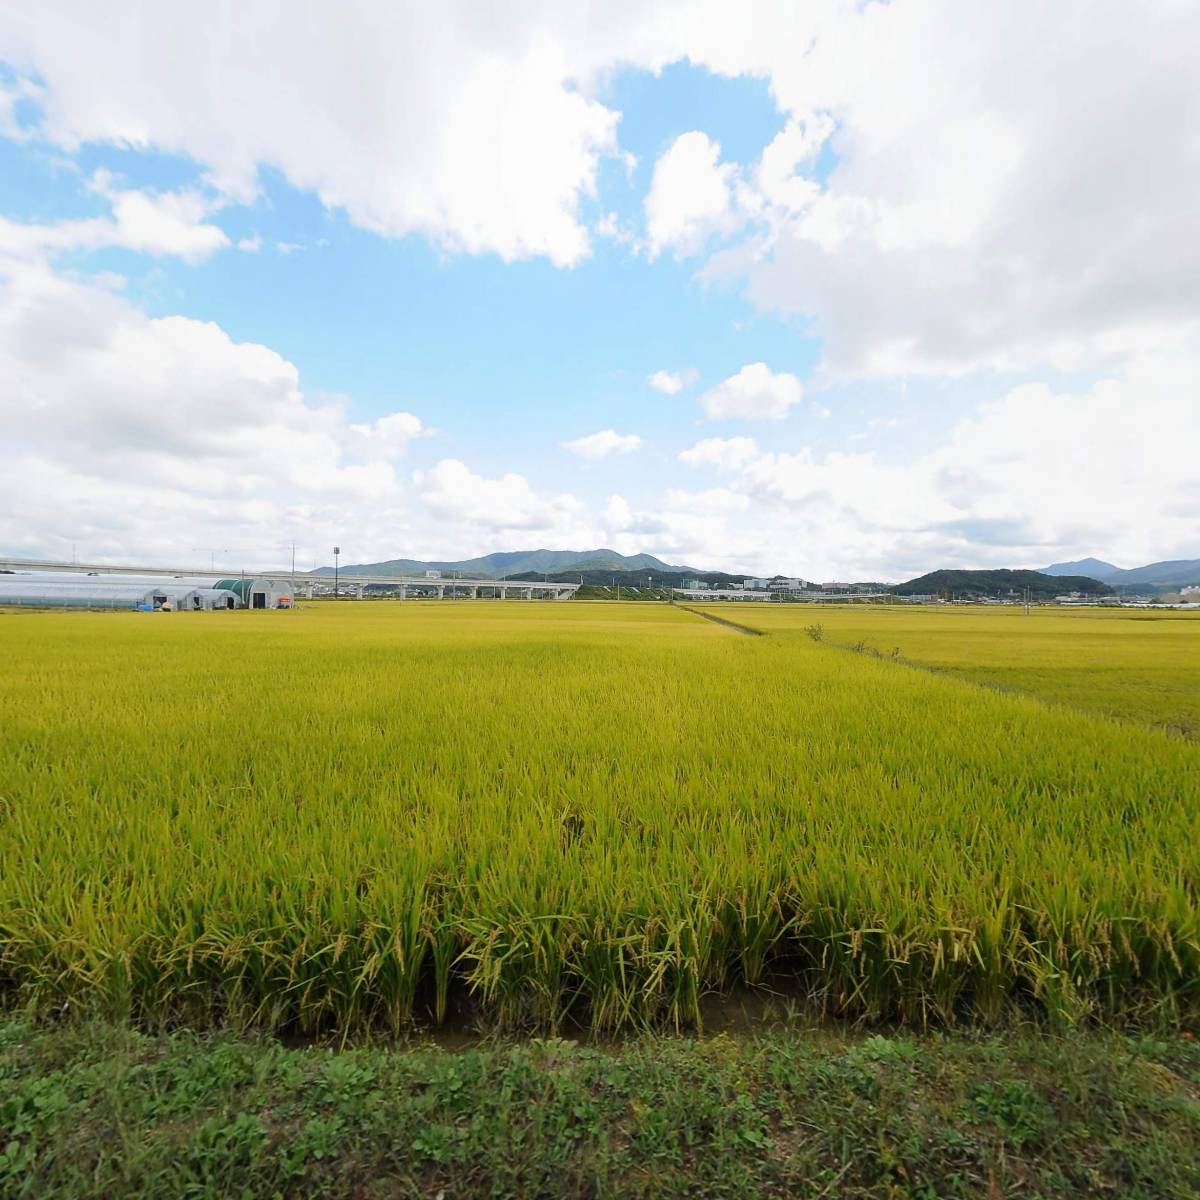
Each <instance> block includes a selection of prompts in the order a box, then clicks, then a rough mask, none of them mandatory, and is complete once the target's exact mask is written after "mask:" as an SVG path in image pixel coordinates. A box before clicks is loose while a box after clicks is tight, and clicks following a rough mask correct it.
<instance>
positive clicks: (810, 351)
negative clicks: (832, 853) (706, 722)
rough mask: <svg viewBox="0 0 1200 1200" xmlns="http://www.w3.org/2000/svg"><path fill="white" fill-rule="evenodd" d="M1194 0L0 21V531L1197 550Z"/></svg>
mask: <svg viewBox="0 0 1200 1200" xmlns="http://www.w3.org/2000/svg"><path fill="white" fill-rule="evenodd" d="M1198 55H1200V2H1198V0H1161V2H1159V0H1131V2H1129V3H1109V2H1107V0H1087V2H1086V3H1083V2H1081V3H1071V2H1069V0H1061V2H1058V3H1053V4H1046V3H1026V2H1024V0H997V2H995V3H991V2H985V0H979V2H976V3H971V4H962V3H956V2H954V0H945V2H940V0H893V2H892V3H889V4H866V5H862V4H843V3H821V2H813V3H806V4H803V5H800V4H796V3H794V0H783V2H782V3H778V4H775V3H766V2H762V3H756V2H753V0H751V2H750V3H748V4H744V5H730V4H727V3H723V2H717V3H709V2H707V0H700V2H679V3H676V2H673V0H660V2H657V3H649V4H647V3H645V2H644V0H638V2H636V3H623V2H621V0H607V2H606V3H603V4H600V3H595V4H588V3H565V4H564V3H561V2H558V0H548V2H546V3H539V2H534V0H529V2H525V3H512V4H508V3H506V4H489V3H485V2H484V0H469V2H465V3H454V2H446V0H442V2H441V3H438V4H416V3H383V2H382V0H375V2H354V3H348V2H346V0H342V2H341V3H339V4H337V5H333V4H317V3H313V4H299V5H298V4H294V3H291V2H284V0H277V2H275V3H271V2H265V0H244V2H240V3H236V4H234V3H217V4H213V5H209V6H206V7H204V8H203V11H201V10H199V9H197V8H196V6H195V5H191V4H189V5H183V4H175V3H171V2H169V0H160V2H159V3H156V4H153V5H142V4H134V3H117V4H114V5H107V4H106V5H98V4H95V3H91V2H87V0H82V2H80V3H71V2H69V0H43V2H42V3H38V4H15V5H6V6H4V7H3V8H2V9H0V464H2V469H3V475H4V487H3V494H4V497H5V500H4V503H3V505H2V506H0V551H3V552H6V553H8V554H26V555H30V556H35V555H36V556H53V557H69V556H70V554H71V553H72V552H74V553H76V554H77V555H78V556H79V557H80V558H81V559H83V558H90V559H107V560H112V559H117V560H120V559H138V560H141V561H155V562H163V563H172V564H174V563H179V564H184V565H187V564H192V563H195V564H203V563H206V562H208V561H210V556H211V557H215V559H216V560H217V561H218V562H219V563H224V564H225V565H227V566H230V567H239V566H249V565H277V564H284V563H287V562H288V561H290V555H291V546H292V545H293V543H294V544H295V545H296V548H297V549H296V552H297V559H298V565H302V566H311V565H313V564H314V563H325V562H328V561H329V559H330V556H331V548H332V546H333V545H334V544H335V543H337V544H340V545H341V547H342V549H343V561H350V562H354V561H369V560H375V559H383V558H391V557H400V556H404V557H417V558H457V557H463V556H468V555H474V554H479V553H484V552H487V551H489V550H497V549H524V548H533V547H539V546H548V547H552V548H561V549H567V548H574V549H582V548H589V547H593V546H599V545H605V546H612V547H615V548H617V549H619V550H621V551H623V552H626V553H632V552H637V551H650V552H652V553H655V554H658V555H660V556H661V557H664V558H666V559H668V560H670V561H676V562H686V563H689V564H693V565H697V566H700V567H711V568H725V569H730V570H743V569H744V570H750V571H765V570H771V571H781V572H786V573H789V574H792V573H794V574H799V575H804V576H807V577H815V578H819V579H824V578H839V579H844V578H883V579H900V578H906V577H908V576H910V575H913V574H917V573H919V572H921V571H924V570H927V569H932V568H935V567H939V566H955V565H957V566H1038V565H1044V564H1046V563H1049V562H1052V561H1056V560H1061V559H1067V558H1075V557H1080V556H1082V555H1086V554H1096V555H1099V556H1100V557H1104V558H1109V559H1111V560H1113V561H1115V562H1117V563H1118V564H1121V565H1136V564H1138V563H1141V562H1146V561H1150V560H1152V559H1161V558H1171V557H1195V556H1200V404H1198V403H1197V380H1198V379H1200V337H1198V335H1200V84H1198V83H1197V76H1196V69H1195V64H1196V60H1197V56H1198Z"/></svg>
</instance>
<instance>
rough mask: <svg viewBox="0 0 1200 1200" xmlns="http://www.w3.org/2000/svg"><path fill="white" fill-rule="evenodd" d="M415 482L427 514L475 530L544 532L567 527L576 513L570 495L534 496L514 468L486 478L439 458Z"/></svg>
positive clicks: (577, 508) (463, 465)
mask: <svg viewBox="0 0 1200 1200" xmlns="http://www.w3.org/2000/svg"><path fill="white" fill-rule="evenodd" d="M416 482H417V484H418V486H419V488H420V490H421V498H422V500H423V501H424V503H425V506H426V507H427V508H428V509H429V510H430V511H431V512H432V513H434V514H436V515H437V516H440V517H448V518H452V519H453V520H455V521H459V522H464V523H466V524H468V525H472V526H476V527H478V528H480V529H486V530H493V531H494V530H521V531H526V532H529V531H539V532H545V531H549V530H554V529H556V528H558V527H561V526H569V525H570V524H571V523H572V522H574V521H575V519H576V518H577V517H578V516H579V514H580V512H581V506H580V504H579V501H578V500H576V499H575V497H573V496H571V495H568V494H566V493H563V494H560V495H557V496H543V495H540V494H539V493H538V492H536V491H535V490H534V489H533V487H531V486H530V483H529V481H528V480H527V479H526V478H525V477H524V476H523V475H518V474H516V473H514V472H509V473H508V474H506V475H503V476H501V477H500V478H499V479H487V478H485V477H484V476H482V475H477V474H475V472H473V471H472V470H471V469H470V468H469V467H468V466H467V465H466V463H463V462H460V461H459V460H458V459H455V458H446V459H443V460H442V461H441V462H439V463H438V464H437V465H436V466H435V467H433V468H431V469H430V470H429V471H427V472H425V473H424V474H421V475H419V476H418V477H417V481H416Z"/></svg>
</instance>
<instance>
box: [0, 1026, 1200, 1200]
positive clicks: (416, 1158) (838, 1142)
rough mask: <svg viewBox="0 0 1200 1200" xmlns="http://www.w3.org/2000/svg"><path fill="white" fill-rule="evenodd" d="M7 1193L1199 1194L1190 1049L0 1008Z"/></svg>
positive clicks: (2, 1158)
mask: <svg viewBox="0 0 1200 1200" xmlns="http://www.w3.org/2000/svg"><path fill="white" fill-rule="evenodd" d="M0 1119H2V1121H3V1125H4V1135H3V1140H2V1141H0V1196H2V1197H14V1198H16V1197H36V1198H37V1200H50V1198H52V1197H56V1198H62V1200H67V1198H69V1200H83V1198H85V1197H89V1198H95V1200H111V1198H113V1197H121V1198H123V1200H125V1198H128V1197H138V1196H141V1197H171V1198H172V1200H174V1198H176V1197H180V1196H188V1197H193V1198H203V1197H209V1198H211V1200H226V1198H227V1197H260V1196H261V1197H272V1196H279V1197H283V1196H296V1197H300V1196H303V1197H317V1196H325V1197H330V1198H331V1200H332V1198H337V1200H341V1198H343V1197H348V1196H353V1197H363V1198H369V1197H398V1196H412V1197H435V1196H445V1197H457V1198H462V1197H473V1196H507V1197H535V1196H563V1197H566V1196H570V1197H588V1196H594V1197H602V1196H638V1197H669V1196H681V1197H682V1196H698V1195H699V1196H710V1197H718V1196H727V1197H738V1198H739V1200H740V1198H741V1197H746V1196H780V1197H783V1196H789V1197H790V1196H811V1197H820V1196H854V1197H878V1198H879V1200H885V1198H886V1200H896V1198H897V1197H913V1198H918V1197H940V1198H945V1200H949V1198H954V1197H961V1198H963V1200H968V1198H970V1200H976V1198H979V1197H984V1198H987V1197H1008V1196H1012V1197H1017V1196H1037V1197H1042V1198H1043V1200H1056V1198H1067V1197H1096V1196H1110V1195H1111V1196H1120V1197H1122V1200H1170V1198H1174V1200H1192V1198H1193V1197H1195V1196H1196V1195H1197V1194H1200V1052H1198V1051H1197V1048H1196V1046H1195V1044H1194V1043H1191V1042H1188V1041H1186V1040H1181V1039H1179V1038H1174V1039H1163V1038H1154V1037H1142V1038H1131V1037H1120V1036H1116V1035H1113V1034H1106V1033H1099V1032H1093V1033H1085V1032H1080V1031H1076V1032H1073V1033H1071V1034H1070V1035H1068V1036H1065V1037H1057V1036H1047V1035H1045V1034H1044V1033H1033V1032H1023V1031H1019V1030H1018V1031H1009V1032H1007V1033H1005V1034H1002V1035H1001V1034H987V1035H978V1034H976V1035H970V1034H962V1033H960V1034H955V1035H952V1036H943V1035H918V1036H892V1037H882V1036H870V1037H850V1036H845V1035H838V1034H833V1033H830V1032H828V1031H807V1032H779V1031H776V1032H771V1033H765V1034H763V1035H761V1036H755V1037H752V1038H745V1037H743V1038H726V1037H718V1038H715V1039H711V1040H708V1041H700V1042H697V1041H693V1040H690V1039H662V1038H648V1039H638V1040H636V1041H633V1042H630V1043H628V1044H626V1045H624V1046H622V1047H620V1048H614V1049H610V1050H599V1049H588V1048H585V1047H579V1046H575V1045H572V1044H570V1043H562V1042H554V1041H550V1042H532V1043H526V1044H522V1045H507V1046H505V1045H498V1046H491V1047H480V1048H474V1049H468V1050H462V1051H458V1052H449V1051H446V1050H442V1049H438V1048H437V1047H424V1048H421V1047H417V1048H414V1049H411V1050H409V1051H407V1052H404V1053H394V1052H388V1051H385V1050H381V1049H372V1048H369V1047H364V1048H359V1049H353V1050H349V1051H346V1052H344V1053H334V1052H331V1051H328V1050H323V1049H320V1048H316V1047H306V1048H302V1049H286V1048H284V1047H281V1046H280V1045H278V1044H277V1043H271V1042H265V1041H247V1040H237V1039H234V1038H231V1037H228V1036H215V1037H208V1038H198V1037H196V1036H194V1035H191V1034H176V1035H175V1036H173V1037H170V1038H166V1037H154V1038H149V1037H145V1036H142V1035H138V1034H135V1033H132V1032H129V1031H128V1030H119V1029H114V1028H111V1027H90V1026H78V1027H67V1028H56V1027H53V1026H49V1027H47V1026H45V1025H40V1026H29V1025H26V1024H24V1023H22V1022H20V1021H10V1022H8V1023H7V1024H0Z"/></svg>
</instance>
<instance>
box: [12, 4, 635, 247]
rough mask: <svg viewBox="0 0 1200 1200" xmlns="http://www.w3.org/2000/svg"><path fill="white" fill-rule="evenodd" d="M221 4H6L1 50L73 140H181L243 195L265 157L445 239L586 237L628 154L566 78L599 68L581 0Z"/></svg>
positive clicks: (395, 225) (178, 146)
mask: <svg viewBox="0 0 1200 1200" xmlns="http://www.w3.org/2000/svg"><path fill="white" fill-rule="evenodd" d="M210 15H211V20H210V22H209V23H208V24H207V25H206V27H205V28H204V29H203V30H198V29H197V25H196V22H195V19H194V18H195V14H194V11H193V10H191V9H190V8H188V7H187V6H186V5H183V4H181V3H170V2H164V3H162V4H155V5H152V6H149V7H129V8H123V7H120V6H118V7H116V8H111V9H104V10H102V9H101V7H100V6H88V5H82V6H78V5H75V6H67V7H66V8H59V9H55V8H54V7H53V6H47V5H31V6H12V7H9V8H7V9H6V10H5V12H4V13H3V14H0V55H2V56H3V57H4V58H6V59H7V60H8V61H9V62H10V63H12V64H13V65H14V66H15V68H16V70H17V73H18V74H17V78H18V79H20V80H33V79H37V80H39V81H40V82H41V92H40V94H39V101H40V106H41V119H40V122H39V124H38V131H39V134H40V135H41V136H42V137H44V138H47V139H48V140H50V141H51V142H53V143H55V144H57V145H59V146H61V147H63V148H64V149H67V150H68V151H74V150H75V149H76V148H77V147H78V146H79V145H81V144H83V143H87V142H100V143H112V144H116V145H121V146H135V147H156V148H158V149H161V150H164V151H167V152H169V153H174V154H182V155H189V156H191V157H192V158H193V159H195V160H196V161H197V162H199V163H201V164H203V165H204V166H205V167H206V168H207V169H208V175H209V179H210V181H211V182H212V184H213V185H214V186H215V187H217V188H219V189H221V190H222V191H223V192H224V193H225V194H227V195H228V196H230V197H232V198H235V199H237V200H240V201H247V200H250V199H252V198H253V197H254V196H255V195H256V193H257V190H258V173H259V170H260V168H262V167H271V168H274V169H276V170H278V171H279V172H281V173H282V174H283V175H284V176H285V177H286V178H287V179H288V180H289V181H290V182H291V183H293V184H294V185H295V186H297V187H299V188H304V189H307V190H311V191H313V192H315V193H316V194H317V195H318V196H319V197H320V198H321V200H322V202H323V203H324V204H325V205H326V206H327V207H329V208H331V209H340V210H342V211H344V212H345V213H346V214H347V216H348V217H349V219H350V220H351V221H352V222H353V223H354V224H356V225H358V226H360V227H362V228H364V229H369V230H372V231H375V232H377V233H381V234H384V235H387V236H402V235H404V234H407V233H412V232H419V233H423V234H425V235H426V236H428V237H430V238H431V239H433V240H434V241H435V242H437V243H438V244H440V245H442V246H444V247H446V248H448V249H451V250H460V251H466V252H469V253H482V252H490V253H495V254H498V255H500V256H501V257H502V258H504V259H506V260H510V259H520V258H526V257H530V256H538V255H540V256H545V257H547V258H549V259H550V260H551V261H553V262H555V263H557V264H559V265H563V266H569V265H571V264H573V263H576V262H578V261H579V260H580V259H582V258H583V257H585V256H586V255H587V254H588V253H589V240H588V235H587V231H586V229H585V228H584V226H583V224H582V223H581V221H580V218H579V211H578V210H579V205H580V202H581V201H582V200H583V198H584V197H587V196H590V195H591V194H592V193H593V192H594V191H595V181H596V174H597V167H598V162H599V160H600V158H601V157H602V156H605V155H613V154H616V153H617V146H616V125H617V120H618V114H617V113H615V112H613V111H611V110H610V109H608V108H606V107H605V106H604V105H603V104H601V103H599V102H598V101H597V100H595V99H593V98H590V97H589V96H587V95H585V94H584V92H583V91H582V90H580V89H579V88H578V87H576V86H574V80H575V79H576V78H577V77H578V76H579V75H580V74H591V73H593V72H594V70H595V68H593V67H592V65H591V64H590V62H589V61H588V57H587V55H586V54H585V55H583V56H582V57H581V56H579V55H576V54H572V53H571V50H572V48H573V47H575V48H577V47H579V46H580V44H581V42H582V41H583V40H584V38H585V37H586V34H584V36H583V37H580V34H579V33H575V32H574V31H573V28H572V27H573V26H574V25H575V24H576V23H577V22H576V20H575V19H574V18H572V17H571V16H570V15H569V14H564V15H563V16H561V17H558V18H553V17H552V16H551V14H549V13H537V12H531V13H529V14H526V15H522V14H519V13H516V14H510V13H508V12H505V13H504V14H503V15H500V14H499V13H497V14H493V15H492V16H490V17H489V16H486V15H481V13H480V11H479V8H478V6H477V5H474V4H470V3H467V2H466V0H460V2H458V3H454V2H450V3H446V4H438V5H430V6H420V5H385V6H383V7H382V8H381V7H380V6H378V5H376V4H369V3H355V2H351V3H347V4H344V5H339V6H338V7H337V8H336V10H335V9H333V8H329V9H321V8H315V9H313V10H311V11H308V12H306V13H305V17H304V20H302V21H298V20H295V19H294V17H293V15H292V14H289V13H288V12H286V11H285V10H283V9H273V8H272V7H270V6H252V7H251V8H248V9H238V10H237V11H236V13H235V12H234V10H228V12H226V13H225V14H224V15H222V14H221V13H213V14H210ZM214 23H215V25H216V26H217V27H215V28H214V27H213V26H214ZM580 32H582V31H580ZM205 38H210V39H211V40H212V45H213V46H219V48H220V50H219V53H207V52H204V49H203V46H201V47H199V48H198V46H197V41H198V39H199V40H200V41H201V42H203V41H204V39H205ZM97 46H103V47H104V52H103V53H102V54H98V53H96V47H97ZM264 47H269V50H267V51H264ZM598 66H599V64H597V67H598Z"/></svg>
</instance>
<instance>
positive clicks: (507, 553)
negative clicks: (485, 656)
mask: <svg viewBox="0 0 1200 1200" xmlns="http://www.w3.org/2000/svg"><path fill="white" fill-rule="evenodd" d="M341 569H342V570H343V571H344V572H346V574H348V575H379V576H383V577H386V576H390V575H420V574H423V573H424V572H425V571H457V572H459V573H460V574H462V575H469V576H475V577H476V578H479V579H512V578H514V577H516V576H518V575H546V574H556V573H559V572H563V571H571V572H580V571H651V572H654V571H661V572H662V573H664V574H668V573H670V574H678V573H679V572H683V571H690V572H693V573H694V572H696V568H695V567H687V566H673V565H672V564H670V563H665V562H663V561H662V559H659V558H655V557H654V555H653V554H618V553H617V551H615V550H606V549H601V550H501V551H497V552H496V553H494V554H484V555H482V556H481V557H479V558H464V559H460V560H458V561H457V562H422V561H421V560H420V559H416V558H392V559H388V561H387V562H376V563H353V564H350V563H347V564H346V565H345V566H343V567H342V568H341ZM312 574H314V575H332V574H333V568H332V567H318V568H317V570H315V571H313V572H312Z"/></svg>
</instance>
